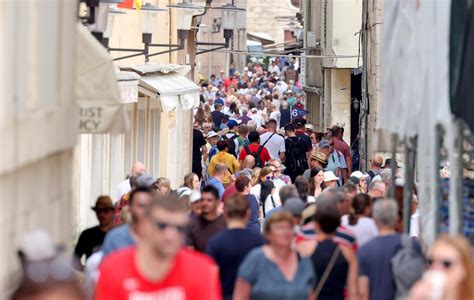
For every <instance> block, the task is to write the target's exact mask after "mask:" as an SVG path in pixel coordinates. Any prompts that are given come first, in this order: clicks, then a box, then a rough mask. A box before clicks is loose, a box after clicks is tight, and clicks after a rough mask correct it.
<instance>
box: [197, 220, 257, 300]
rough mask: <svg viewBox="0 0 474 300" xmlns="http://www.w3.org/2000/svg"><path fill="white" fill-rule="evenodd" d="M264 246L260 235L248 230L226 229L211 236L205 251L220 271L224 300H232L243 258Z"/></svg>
mask: <svg viewBox="0 0 474 300" xmlns="http://www.w3.org/2000/svg"><path fill="white" fill-rule="evenodd" d="M263 244H264V242H263V238H262V236H261V235H260V234H257V233H255V232H254V231H253V230H250V229H247V228H245V229H240V228H236V229H226V230H224V231H222V232H219V233H218V234H216V235H215V236H213V237H212V238H211V239H210V240H209V242H208V244H207V249H206V254H208V255H209V256H211V257H212V258H213V259H214V261H215V262H216V263H217V265H218V266H219V269H220V278H221V285H222V293H223V296H224V299H232V293H233V292H234V284H235V279H236V278H237V270H238V269H239V266H240V264H241V263H242V261H243V260H244V258H245V256H246V255H247V254H248V253H249V252H250V251H251V250H252V249H254V248H257V247H260V246H262V245H263Z"/></svg>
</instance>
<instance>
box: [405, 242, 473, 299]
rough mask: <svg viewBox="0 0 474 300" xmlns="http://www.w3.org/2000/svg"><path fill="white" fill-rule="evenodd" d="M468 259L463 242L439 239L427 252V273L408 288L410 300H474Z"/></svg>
mask: <svg viewBox="0 0 474 300" xmlns="http://www.w3.org/2000/svg"><path fill="white" fill-rule="evenodd" d="M472 256H473V249H472V246H471V245H470V243H469V241H468V240H467V239H466V238H464V237H462V236H448V235H441V236H440V237H439V238H438V239H437V240H436V241H435V243H434V244H433V246H432V247H431V249H430V251H429V252H428V259H427V261H428V266H429V267H428V270H427V271H426V272H425V274H424V275H423V277H422V278H421V279H420V280H419V281H418V282H417V283H416V284H415V286H414V287H413V288H412V290H411V293H410V299H411V300H425V299H442V300H451V299H453V300H454V299H456V300H472V299H474V262H473V257H472Z"/></svg>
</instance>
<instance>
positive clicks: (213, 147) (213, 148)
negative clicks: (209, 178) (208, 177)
mask: <svg viewBox="0 0 474 300" xmlns="http://www.w3.org/2000/svg"><path fill="white" fill-rule="evenodd" d="M218 139H219V135H218V134H217V133H216V132H215V131H214V130H211V131H209V132H208V133H207V149H208V151H209V152H208V156H207V157H208V158H209V161H211V158H212V157H213V156H214V155H216V154H217V140H218Z"/></svg>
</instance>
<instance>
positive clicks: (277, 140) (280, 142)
mask: <svg viewBox="0 0 474 300" xmlns="http://www.w3.org/2000/svg"><path fill="white" fill-rule="evenodd" d="M272 134H273V132H265V133H264V134H262V135H261V136H260V145H263V144H265V142H267V140H268V139H270V136H272ZM265 148H267V150H268V152H269V153H270V157H271V158H278V152H285V138H283V137H282V136H281V135H279V134H277V133H275V134H273V136H272V138H271V139H270V140H269V141H268V142H267V143H266V144H265Z"/></svg>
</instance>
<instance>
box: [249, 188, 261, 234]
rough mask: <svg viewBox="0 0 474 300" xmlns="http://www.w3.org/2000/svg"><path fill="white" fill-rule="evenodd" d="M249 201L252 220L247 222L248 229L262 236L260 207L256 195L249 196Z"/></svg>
mask: <svg viewBox="0 0 474 300" xmlns="http://www.w3.org/2000/svg"><path fill="white" fill-rule="evenodd" d="M247 201H248V203H249V207H250V218H249V220H248V222H247V228H248V229H250V230H252V231H254V232H255V233H258V234H260V222H259V221H258V214H259V211H260V206H259V205H258V200H257V198H256V197H255V196H254V195H252V194H248V195H247Z"/></svg>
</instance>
